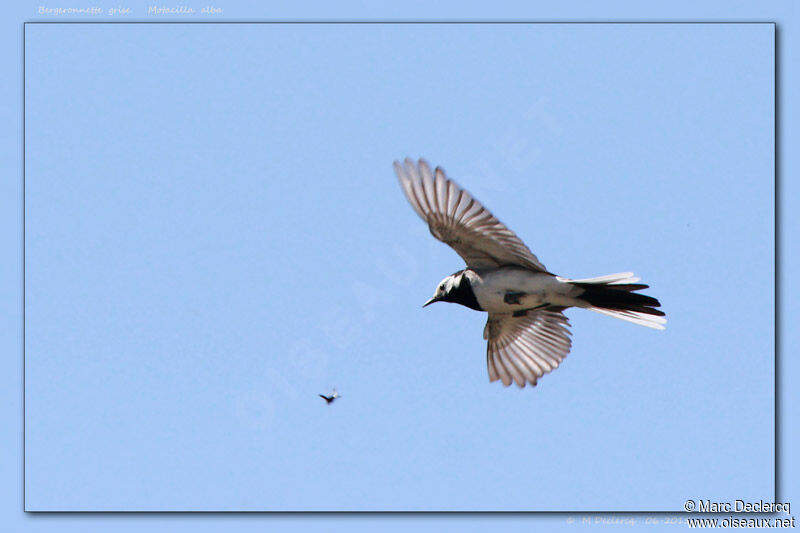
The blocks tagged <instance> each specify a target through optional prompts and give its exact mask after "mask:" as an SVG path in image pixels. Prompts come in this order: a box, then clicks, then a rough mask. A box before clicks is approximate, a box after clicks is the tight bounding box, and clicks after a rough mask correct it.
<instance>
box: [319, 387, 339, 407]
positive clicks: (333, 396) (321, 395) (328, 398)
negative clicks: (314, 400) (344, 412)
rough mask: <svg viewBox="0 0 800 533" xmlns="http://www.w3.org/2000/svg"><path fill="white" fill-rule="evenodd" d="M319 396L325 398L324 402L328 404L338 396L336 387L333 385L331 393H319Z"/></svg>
mask: <svg viewBox="0 0 800 533" xmlns="http://www.w3.org/2000/svg"><path fill="white" fill-rule="evenodd" d="M319 397H320V398H322V399H323V400H325V403H326V404H328V405H330V404H332V403H333V402H334V400H336V399H337V398H338V397H339V393H338V392H336V387H334V388H333V392H332V393H331V395H330V396H325V395H324V394H320V395H319Z"/></svg>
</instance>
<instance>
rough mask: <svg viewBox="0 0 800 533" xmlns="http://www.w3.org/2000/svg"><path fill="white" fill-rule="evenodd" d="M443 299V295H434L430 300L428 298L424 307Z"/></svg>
mask: <svg viewBox="0 0 800 533" xmlns="http://www.w3.org/2000/svg"><path fill="white" fill-rule="evenodd" d="M441 301H442V297H441V296H434V297H433V298H431V299H430V300H428V301H427V302H425V303H424V304H422V307H428V306H429V305H431V304H432V303H436V302H441Z"/></svg>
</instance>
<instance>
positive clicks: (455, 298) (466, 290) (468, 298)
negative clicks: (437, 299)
mask: <svg viewBox="0 0 800 533" xmlns="http://www.w3.org/2000/svg"><path fill="white" fill-rule="evenodd" d="M442 300H443V301H445V302H452V303H454V304H461V305H463V306H464V307H469V308H470V309H474V310H476V311H483V309H481V306H480V304H479V303H478V299H477V298H475V292H473V290H472V285H470V283H469V280H468V279H467V276H461V281H460V282H459V283H458V285H456V286H455V287H453V288H452V289H451V290H450V292H448V293H447V295H446V296H445V297H444V298H442Z"/></svg>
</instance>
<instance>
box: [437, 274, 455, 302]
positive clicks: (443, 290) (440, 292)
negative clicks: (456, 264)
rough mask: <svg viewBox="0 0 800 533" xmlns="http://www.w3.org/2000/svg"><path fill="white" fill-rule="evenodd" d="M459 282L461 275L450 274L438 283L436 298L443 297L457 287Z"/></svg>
mask: <svg viewBox="0 0 800 533" xmlns="http://www.w3.org/2000/svg"><path fill="white" fill-rule="evenodd" d="M459 281H461V274H460V273H459V274H451V275H449V276H447V277H446V278H444V279H443V280H442V281H440V282H439V286H438V287H436V294H435V296H436V297H439V296H445V295H446V294H447V293H449V292H450V291H451V290H453V289H454V288H455V287H456V286H457V285H458V282H459Z"/></svg>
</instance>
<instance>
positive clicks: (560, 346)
mask: <svg viewBox="0 0 800 533" xmlns="http://www.w3.org/2000/svg"><path fill="white" fill-rule="evenodd" d="M567 328H569V320H567V317H566V316H564V314H563V313H562V312H561V311H560V310H559V311H554V310H547V309H542V310H538V311H528V313H527V314H526V315H525V316H520V317H514V316H512V315H507V314H489V320H488V321H487V322H486V329H484V331H483V337H484V338H485V339H486V340H487V341H488V344H487V347H486V362H487V364H488V366H489V381H497V380H498V379H500V380H502V381H503V385H504V386H506V387H508V386H509V385H511V382H512V381H513V382H514V383H516V384H517V385H518V386H519V387H524V386H525V384H526V383H530V384H531V385H536V381H537V380H538V379H539V378H540V377H542V376H543V375H545V374H547V373H548V372H550V371H552V370H555V369H556V368H558V365H559V364H560V363H561V361H563V360H564V358H565V357H566V356H567V354H568V353H569V350H570V347H571V345H572V342H571V340H570V338H569V336H570V335H571V333H570V331H569V329H567Z"/></svg>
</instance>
